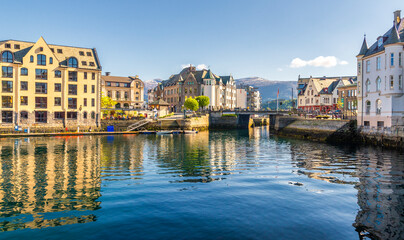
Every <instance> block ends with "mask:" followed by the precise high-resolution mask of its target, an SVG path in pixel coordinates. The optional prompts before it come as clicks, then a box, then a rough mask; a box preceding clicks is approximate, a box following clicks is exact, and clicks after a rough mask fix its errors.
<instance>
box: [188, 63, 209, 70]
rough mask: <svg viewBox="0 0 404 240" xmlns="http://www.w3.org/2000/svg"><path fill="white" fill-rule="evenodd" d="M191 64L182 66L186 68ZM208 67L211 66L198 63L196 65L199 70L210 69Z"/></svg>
mask: <svg viewBox="0 0 404 240" xmlns="http://www.w3.org/2000/svg"><path fill="white" fill-rule="evenodd" d="M189 65H191V64H182V65H181V67H182V68H183V69H184V68H187V67H189ZM208 68H209V67H208V66H207V65H206V64H198V65H197V66H196V69H197V70H202V69H208Z"/></svg>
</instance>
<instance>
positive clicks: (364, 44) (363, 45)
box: [358, 33, 368, 55]
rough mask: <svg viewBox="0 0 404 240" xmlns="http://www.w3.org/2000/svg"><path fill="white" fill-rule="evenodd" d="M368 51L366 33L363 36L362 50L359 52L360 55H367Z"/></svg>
mask: <svg viewBox="0 0 404 240" xmlns="http://www.w3.org/2000/svg"><path fill="white" fill-rule="evenodd" d="M367 51H368V44H367V42H366V33H365V34H364V36H363V43H362V47H361V50H360V51H359V54H358V55H365V54H366V52H367Z"/></svg>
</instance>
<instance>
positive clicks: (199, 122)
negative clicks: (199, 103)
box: [147, 114, 209, 131]
mask: <svg viewBox="0 0 404 240" xmlns="http://www.w3.org/2000/svg"><path fill="white" fill-rule="evenodd" d="M157 126H158V128H159V129H161V130H177V129H181V130H192V129H195V130H198V131H202V130H207V129H209V114H202V115H199V116H196V117H192V118H186V119H183V118H176V119H165V118H163V119H159V120H158V121H157ZM147 128H148V129H149V126H148V127H147Z"/></svg>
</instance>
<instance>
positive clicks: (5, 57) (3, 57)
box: [1, 51, 13, 63]
mask: <svg viewBox="0 0 404 240" xmlns="http://www.w3.org/2000/svg"><path fill="white" fill-rule="evenodd" d="M1 61H2V62H9V63H12V62H13V54H12V53H11V52H10V51H4V52H3V54H2V55H1Z"/></svg>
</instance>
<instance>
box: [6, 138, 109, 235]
mask: <svg viewBox="0 0 404 240" xmlns="http://www.w3.org/2000/svg"><path fill="white" fill-rule="evenodd" d="M99 140H100V139H99V138H93V137H83V138H75V137H73V138H66V139H64V138H59V139H57V138H46V139H44V138H38V139H36V138H31V139H29V142H28V140H26V141H24V140H4V139H3V140H2V142H1V145H0V176H1V177H0V217H1V218H3V219H4V218H6V220H5V221H3V222H0V231H10V230H16V229H23V228H43V227H49V226H54V225H65V224H74V223H83V222H90V221H95V219H96V217H95V215H94V212H92V211H93V210H96V209H98V208H99V205H100V202H98V201H97V199H98V198H99V197H100V182H101V180H100V166H99V161H98V158H99V155H100V150H99V147H98V146H99ZM73 210H80V211H90V212H86V213H85V214H84V215H80V216H72V214H70V213H69V211H73ZM62 211H63V212H62ZM50 212H59V213H60V214H57V217H56V218H53V219H49V217H46V220H44V214H46V213H50ZM66 214H69V215H66ZM27 216H31V217H32V218H33V221H29V220H27V219H30V218H31V217H27ZM52 216H55V215H52ZM7 218H11V219H12V220H11V221H10V219H8V220H7Z"/></svg>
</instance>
